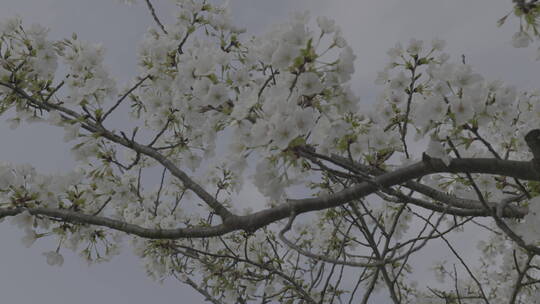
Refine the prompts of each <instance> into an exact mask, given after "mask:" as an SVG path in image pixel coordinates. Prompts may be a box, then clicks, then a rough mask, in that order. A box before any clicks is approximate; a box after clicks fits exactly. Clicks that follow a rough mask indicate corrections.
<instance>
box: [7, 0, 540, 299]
mask: <svg viewBox="0 0 540 304" xmlns="http://www.w3.org/2000/svg"><path fill="white" fill-rule="evenodd" d="M130 2H131V1H130ZM145 3H146V5H147V6H148V8H149V9H150V11H151V12H152V15H153V18H154V21H155V24H156V26H155V28H151V29H149V30H148V32H147V34H146V35H145V37H144V39H143V40H142V42H141V43H140V45H139V48H138V50H137V52H138V64H139V76H137V77H136V78H135V79H133V81H132V83H130V84H129V85H127V86H125V87H120V88H119V87H118V86H117V83H116V81H115V80H114V79H113V78H112V77H111V76H110V74H109V71H108V70H107V67H106V66H105V65H104V64H103V60H104V57H105V56H106V55H105V53H104V50H103V47H102V46H101V45H99V44H94V43H91V42H87V41H84V40H82V39H81V38H79V37H77V36H76V35H75V34H74V35H73V36H72V37H71V38H66V39H64V40H60V41H51V40H49V39H48V38H47V37H48V29H46V28H44V27H42V26H41V25H37V24H32V25H29V26H28V25H26V24H25V23H23V21H22V20H21V19H20V18H12V19H9V20H4V21H3V22H2V23H1V24H0V111H1V112H2V113H3V114H4V116H5V117H6V118H7V119H8V120H9V122H10V126H11V127H12V128H17V127H18V126H19V125H20V124H22V123H37V122H39V123H47V124H50V125H54V126H58V127H60V128H62V129H63V130H64V134H65V135H64V140H65V142H67V143H69V144H70V145H71V151H72V152H73V155H74V156H75V159H76V160H77V162H78V166H77V168H75V169H74V170H73V171H72V172H66V173H65V174H63V175H45V174H40V173H38V172H36V170H35V169H34V168H32V167H31V166H29V165H15V164H8V163H1V164H0V198H1V199H0V221H2V220H3V219H5V218H11V219H10V222H11V223H13V224H15V225H17V226H18V227H19V228H21V229H23V230H24V231H25V233H26V236H25V237H24V238H23V240H22V241H23V243H24V244H25V245H26V246H31V245H32V244H33V243H34V241H35V240H36V239H38V238H43V237H47V238H54V239H56V240H57V241H58V246H57V247H56V248H54V249H52V250H51V251H49V252H45V253H44V254H43V255H44V256H45V258H46V262H47V263H48V264H50V265H58V266H61V265H62V264H63V262H64V259H63V256H62V252H63V251H64V250H74V251H76V252H79V253H80V254H81V256H83V257H84V258H85V259H86V260H87V261H88V262H89V263H93V262H101V261H106V260H108V259H109V258H110V257H111V256H113V255H115V254H117V253H118V250H119V246H120V243H121V241H122V239H128V240H129V242H130V243H131V245H132V247H133V248H134V251H135V252H136V254H137V255H138V256H140V257H141V259H142V260H143V261H144V264H145V267H146V271H147V272H148V274H149V275H150V276H152V277H154V278H155V279H157V280H162V279H164V278H166V277H171V276H172V277H176V278H177V279H178V280H180V281H182V282H184V283H187V284H189V285H190V286H192V287H193V288H194V289H195V290H197V291H198V292H200V293H201V294H202V295H204V297H205V298H206V299H207V300H208V301H210V302H213V303H247V302H257V303H271V302H274V303H278V302H279V303H338V302H339V303H342V302H344V301H349V303H352V302H354V303H357V302H358V303H368V302H369V301H370V297H371V296H372V294H373V293H375V292H379V293H380V294H381V295H383V296H385V297H388V299H390V300H389V301H392V302H393V303H540V286H539V285H538V282H539V280H540V274H539V273H538V269H540V268H539V267H540V260H539V259H538V256H537V255H538V254H540V247H538V245H540V218H539V217H540V183H539V182H540V130H539V128H540V125H539V121H540V91H531V92H523V91H520V90H519V89H518V88H516V87H513V86H508V85H505V84H504V83H502V82H500V81H496V80H492V79H488V78H486V77H484V76H482V75H480V74H479V73H478V72H476V71H475V70H474V68H473V67H472V66H471V65H469V64H468V63H467V62H465V59H464V58H463V59H462V58H459V59H453V58H452V57H451V56H450V55H449V54H447V53H445V52H444V48H445V42H444V41H442V40H439V39H435V40H433V41H421V40H416V39H411V40H410V41H409V42H407V43H397V44H396V45H395V46H394V47H393V48H391V49H390V50H389V51H388V57H389V63H388V65H387V66H386V67H384V69H383V70H382V71H380V72H379V73H378V74H377V75H376V83H377V84H379V85H380V87H381V88H382V92H381V94H380V96H379V98H378V99H377V101H376V103H375V104H369V103H367V102H361V101H360V100H359V98H358V97H357V96H355V94H354V93H353V90H352V89H351V85H352V84H351V82H350V80H351V76H352V74H353V73H354V60H355V55H354V53H353V50H352V49H351V47H350V46H348V44H347V42H346V40H345V39H344V38H343V36H342V32H341V30H340V28H339V26H338V25H337V23H336V22H334V21H333V20H330V19H328V18H325V17H318V18H315V19H312V18H310V16H309V14H308V13H296V14H293V15H292V16H291V18H290V20H289V21H288V22H286V23H283V24H279V25H276V26H274V27H273V28H271V29H270V30H269V31H267V32H266V33H265V34H264V35H260V36H258V37H253V36H250V35H249V34H248V33H247V31H246V29H244V28H242V27H240V26H238V25H237V24H235V23H234V22H233V20H232V17H231V13H230V11H229V9H228V7H227V6H226V5H223V6H222V5H220V4H214V3H213V2H209V1H206V0H175V3H176V5H177V8H178V10H177V12H176V14H175V19H174V20H175V23H173V24H163V23H162V22H161V20H160V19H159V18H158V16H157V14H156V12H155V10H154V8H153V6H152V3H151V2H150V1H148V0H146V1H145ZM514 6H515V9H514V11H513V13H512V14H513V15H515V16H517V17H518V18H520V21H521V26H520V29H519V31H518V32H517V33H516V34H515V35H514V36H513V37H512V41H513V45H514V46H515V47H527V46H528V45H529V44H531V43H532V42H533V41H534V39H537V37H538V36H539V35H538V32H537V28H536V21H537V17H538V15H539V14H540V5H538V4H537V3H536V1H534V0H532V1H528V2H527V1H514ZM507 17H508V15H507V16H505V17H503V18H502V19H501V20H499V23H500V24H501V25H502V23H504V22H505V20H506V18H507ZM374 78H375V77H374ZM127 111H129V116H130V121H129V122H127V121H125V122H126V123H125V125H124V126H122V127H118V123H115V124H113V123H111V122H113V121H116V122H118V121H122V119H124V118H123V116H122V112H124V113H125V112H127ZM113 126H114V127H113ZM145 174H149V175H153V176H158V177H159V178H158V180H156V179H149V178H145ZM245 180H250V182H251V183H253V185H255V186H256V187H257V189H258V191H259V192H260V193H261V194H262V195H264V197H265V198H266V201H264V202H241V201H235V200H234V194H235V193H238V192H239V191H240V190H241V189H242V187H243V185H244V181H245ZM464 231H465V232H464ZM467 231H476V232H478V233H482V234H485V235H486V237H485V238H484V239H483V240H482V241H480V242H479V244H478V253H477V254H478V260H477V261H476V263H473V264H470V263H468V262H467V261H466V259H463V258H462V257H461V255H460V253H459V251H457V250H456V249H455V248H454V245H453V244H452V243H451V242H450V241H449V240H448V236H449V235H452V234H459V233H467ZM432 242H438V243H439V244H443V245H444V246H448V250H450V251H451V252H452V253H453V254H455V257H456V261H457V263H456V264H454V266H453V267H452V266H450V265H447V264H445V263H444V262H441V263H439V264H437V265H435V266H434V267H433V269H434V274H435V277H436V278H438V279H440V281H441V282H440V283H437V284H436V285H431V282H430V284H427V283H426V282H414V281H412V280H409V278H408V274H409V273H411V272H412V271H413V269H412V268H411V266H410V264H409V262H410V258H411V257H412V256H413V255H417V254H418V255H421V254H422V249H424V248H425V246H426V245H427V244H428V243H432Z"/></svg>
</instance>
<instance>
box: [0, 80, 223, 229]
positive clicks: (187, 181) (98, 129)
mask: <svg viewBox="0 0 540 304" xmlns="http://www.w3.org/2000/svg"><path fill="white" fill-rule="evenodd" d="M0 86H4V87H7V88H10V89H12V90H13V91H14V92H15V93H17V94H18V95H19V96H21V97H22V98H24V99H26V100H27V101H28V102H29V103H31V104H32V105H34V106H36V107H39V108H41V109H44V110H46V111H59V112H61V113H64V114H66V115H69V116H70V117H71V118H72V119H74V120H77V121H81V122H82V124H81V126H82V128H84V129H86V130H87V131H89V132H91V133H95V134H99V135H101V136H102V137H104V138H106V139H108V140H110V141H112V142H115V143H117V144H120V145H122V146H124V147H126V148H129V149H132V150H133V151H135V152H137V153H140V154H144V155H146V156H149V157H151V158H153V159H155V160H156V161H158V162H159V163H160V164H161V165H163V166H164V167H165V168H167V169H168V170H169V171H170V172H171V174H172V175H173V176H175V177H176V178H178V179H180V180H181V181H182V182H183V183H184V186H185V187H186V188H188V189H190V190H191V191H193V192H195V194H197V196H198V197H199V198H201V199H202V200H203V201H204V202H205V203H206V204H208V206H210V208H212V209H213V210H214V211H215V212H216V213H217V214H218V215H219V216H221V217H222V218H223V219H226V218H227V217H230V216H232V213H231V212H230V211H229V210H227V209H226V208H225V206H223V205H222V204H221V203H220V202H218V201H217V200H216V199H215V198H214V197H213V196H212V195H211V194H210V193H208V192H207V191H206V190H204V189H203V188H202V187H201V186H200V185H199V184H197V183H196V182H195V181H194V180H192V179H191V178H190V177H189V176H188V175H187V174H186V173H185V172H184V171H182V170H181V169H180V168H178V167H177V166H176V165H175V164H174V163H173V162H172V161H170V160H169V159H168V158H167V157H165V156H163V154H161V153H159V152H158V151H157V150H156V149H154V148H152V147H149V146H145V145H141V144H139V143H137V142H136V141H134V140H130V139H128V138H124V137H121V136H118V135H116V134H114V133H113V132H111V131H109V130H107V129H106V128H105V127H103V126H102V125H98V124H95V123H93V122H91V121H88V120H87V119H85V118H84V116H82V115H80V114H78V113H77V112H75V111H73V110H70V109H68V108H65V107H63V106H60V105H57V104H51V103H48V102H40V101H39V100H36V99H35V98H33V97H31V96H30V95H28V94H27V93H26V92H25V91H24V90H22V89H20V88H18V87H16V86H14V85H12V84H11V83H5V82H0Z"/></svg>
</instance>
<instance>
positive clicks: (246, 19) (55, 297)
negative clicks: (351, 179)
mask: <svg viewBox="0 0 540 304" xmlns="http://www.w3.org/2000/svg"><path fill="white" fill-rule="evenodd" d="M154 2H155V5H156V10H157V13H158V14H159V15H160V16H162V18H163V19H164V20H167V18H168V17H170V16H168V10H167V9H168V8H169V7H170V5H169V4H168V3H169V1H167V0H154ZM230 2H231V6H232V8H233V15H234V16H235V20H236V23H237V24H238V25H244V26H246V27H247V28H248V32H249V33H252V34H257V33H261V32H264V30H265V29H266V28H268V26H269V25H271V24H275V23H279V22H283V21H285V20H286V18H287V16H288V13H289V12H291V11H294V10H306V9H307V10H310V11H311V13H312V16H314V17H316V16H319V15H324V16H328V17H331V18H333V19H335V20H336V22H337V24H339V25H340V26H341V27H342V29H343V31H344V33H345V37H346V38H347V39H348V41H349V43H350V45H351V46H352V47H353V49H354V51H355V53H356V55H357V56H358V59H357V61H356V74H355V77H354V78H353V80H352V87H353V88H354V90H355V92H356V93H357V94H358V95H359V96H360V97H361V99H362V103H363V105H362V106H363V107H366V109H367V108H369V107H370V102H371V101H372V100H373V99H374V98H375V96H376V95H377V90H378V89H377V87H376V86H375V85H374V84H373V81H374V79H375V76H376V72H377V71H380V70H381V69H382V68H383V66H384V65H385V64H386V62H387V58H386V50H387V49H388V48H390V47H392V46H393V45H394V44H395V43H396V42H397V41H401V42H404V43H406V42H407V41H409V39H410V38H413V37H414V38H417V39H423V40H428V41H429V40H431V39H432V38H435V37H438V38H442V39H445V40H446V41H447V42H448V44H447V51H448V52H449V53H450V54H451V55H452V58H459V57H460V56H461V54H465V55H466V56H467V61H468V62H469V63H471V64H472V65H473V67H474V68H475V69H476V70H477V71H479V72H481V73H482V74H483V75H484V76H485V77H486V78H488V79H501V80H504V81H505V82H507V83H510V84H515V85H517V86H518V87H519V88H533V87H534V86H535V85H536V84H537V79H539V77H538V76H539V73H538V63H536V62H534V57H535V55H536V54H535V51H534V49H532V48H528V49H514V48H512V47H511V42H510V41H511V36H512V34H513V32H514V31H516V30H517V25H516V23H515V22H511V23H509V24H508V25H505V26H504V27H503V28H497V27H496V26H495V23H496V21H497V20H498V19H499V18H500V17H502V16H503V15H505V14H506V13H507V12H509V11H510V6H511V3H510V2H511V1H510V0H506V1H502V0H500V1H493V0H474V1H472V0H453V1H445V0H407V1H404V0H401V1H399V0H362V1H358V0H331V1H328V0H327V1H324V0H311V1H309V0H272V1H268V0H266V1H265V0H231V1H230ZM1 4H2V9H1V10H0V20H2V19H5V18H6V17H9V16H11V15H15V14H18V15H20V16H21V17H22V18H23V21H24V22H25V23H26V24H31V23H33V22H37V23H41V24H43V25H45V26H47V27H49V28H50V29H51V36H52V37H54V38H62V37H66V36H68V37H69V36H70V35H71V33H72V32H76V33H78V36H79V37H80V39H84V40H88V41H94V42H103V44H104V46H105V48H106V50H107V53H106V62H107V63H108V64H109V65H110V67H111V69H110V70H111V72H112V74H113V75H114V76H115V77H117V78H118V79H119V80H120V83H123V82H124V81H127V80H129V79H130V78H132V77H134V76H135V75H136V72H137V68H136V64H135V63H136V57H135V56H136V46H137V43H138V41H139V40H140V38H141V37H142V35H143V34H144V32H145V31H146V29H147V28H148V27H149V26H154V24H153V21H152V19H151V18H150V16H149V14H148V11H147V10H146V7H145V6H144V5H141V4H139V5H136V6H133V7H127V6H124V5H120V4H118V3H117V2H116V1H112V0H93V1H84V0H1ZM4 120H5V118H4V117H2V119H1V121H0V140H1V143H2V145H1V148H0V160H5V161H9V162H14V163H31V164H33V165H34V166H36V167H37V168H38V169H39V170H41V171H46V172H56V171H65V170H68V169H69V168H71V167H72V166H73V164H74V162H73V160H72V157H71V155H70V153H69V146H68V145H65V144H64V143H63V142H62V136H63V132H62V130H60V129H56V128H52V127H46V126H44V125H39V126H38V127H37V128H36V126H37V125H31V126H29V127H28V126H25V127H22V128H20V129H18V130H16V131H11V130H9V129H8V127H7V124H6V123H4ZM0 227H1V229H0V240H1V242H2V246H1V247H0V248H1V249H0V257H1V258H0V301H1V302H2V303H8V304H27V303H33V302H37V303H40V304H53V303H55V304H56V303H80V304H86V303H88V304H89V303H92V304H94V303H118V304H122V303H131V304H139V303H202V298H201V297H200V296H198V294H196V293H195V292H192V291H191V289H190V288H188V287H184V286H181V285H179V284H178V283H177V282H176V281H174V280H168V281H165V282H164V283H163V284H158V283H155V282H154V281H152V280H151V279H149V278H147V277H146V275H145V272H144V270H143V269H142V266H141V264H140V263H139V261H138V260H137V259H136V258H135V257H134V256H133V255H132V254H131V252H130V250H129V249H127V250H124V251H123V253H122V254H121V255H120V256H118V257H116V258H115V259H113V261H112V262H110V263H107V264H101V265H94V266H91V267H87V266H86V264H85V262H84V261H83V260H82V259H81V258H79V257H77V256H75V255H71V254H66V255H65V258H66V260H65V263H64V266H63V267H61V268H58V267H50V266H48V265H47V264H46V263H45V258H44V257H43V256H42V255H41V253H42V252H44V251H49V250H52V249H53V248H55V244H54V243H52V242H50V241H46V240H45V241H38V242H37V243H36V244H35V245H34V246H33V247H32V248H30V249H26V248H24V247H23V246H22V244H21V242H20V238H21V237H22V236H23V232H22V231H17V230H16V229H15V228H14V227H12V226H11V225H9V224H8V223H5V222H4V223H2V224H1V226H0ZM65 252H66V253H67V250H66V251H65Z"/></svg>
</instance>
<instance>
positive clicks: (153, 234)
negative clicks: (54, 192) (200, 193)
mask: <svg viewBox="0 0 540 304" xmlns="http://www.w3.org/2000/svg"><path fill="white" fill-rule="evenodd" d="M161 157H163V156H161ZM163 158H164V157H163ZM164 159H165V158H164ZM162 161H164V162H165V164H167V161H168V160H167V159H165V160H162ZM433 173H484V174H494V175H503V176H510V177H516V178H519V179H525V180H535V181H540V174H539V173H538V172H537V171H536V170H535V169H534V168H533V167H532V166H530V162H525V161H511V160H499V159H486V158H463V159H453V160H452V161H451V162H450V165H449V166H446V165H445V164H444V163H443V162H442V161H441V160H438V159H431V160H429V162H418V163H416V164H413V165H410V166H408V167H405V168H401V169H397V170H395V171H392V172H387V173H384V174H382V175H380V176H377V177H375V178H374V181H375V182H376V183H377V184H380V185H382V186H383V187H390V186H394V185H400V184H403V183H405V182H407V181H409V180H413V179H416V178H419V177H422V176H426V175H429V174H433ZM377 190H378V188H377V187H376V186H374V185H373V183H369V182H362V183H360V184H358V185H355V186H353V187H350V188H347V189H344V190H342V191H340V192H337V193H334V194H331V195H321V196H320V197H316V198H305V199H289V200H287V202H286V203H283V204H281V205H278V206H276V207H272V208H268V209H265V210H262V211H258V212H255V213H252V214H249V215H244V216H237V215H231V216H229V217H227V218H225V219H224V222H223V223H222V224H219V225H215V226H198V227H188V228H178V229H150V228H143V227H141V226H137V225H133V224H128V223H125V222H122V221H118V220H113V219H110V218H105V217H98V216H92V215H87V214H83V213H79V212H73V211H69V210H62V209H47V208H29V209H28V211H29V212H30V213H31V214H34V215H46V216H50V217H54V218H59V219H62V220H65V221H67V222H73V223H81V224H91V225H97V226H104V227H109V228H111V229H115V230H119V231H123V232H126V233H129V234H134V235H138V236H140V237H143V238H151V239H179V238H204V237H212V236H220V235H224V234H227V233H230V232H233V231H237V230H244V231H255V230H257V229H260V228H262V227H265V226H268V225H269V224H272V223H274V222H277V221H279V220H282V219H286V218H288V217H289V216H290V214H291V212H294V213H296V214H302V213H306V212H311V211H315V210H323V209H328V208H333V207H337V206H340V205H343V204H346V203H349V202H351V201H354V200H357V199H359V198H362V197H364V196H367V195H369V194H372V193H374V192H375V191H377ZM24 210H25V209H23V208H20V209H11V210H5V209H4V210H1V211H0V217H5V216H13V215H16V214H18V213H21V212H23V211H24ZM538 251H539V252H540V250H538Z"/></svg>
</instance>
